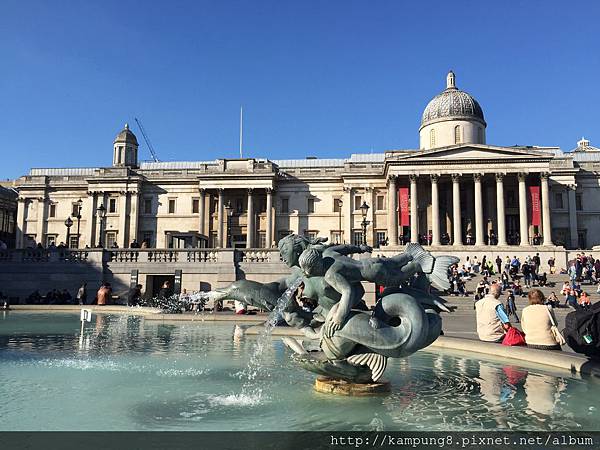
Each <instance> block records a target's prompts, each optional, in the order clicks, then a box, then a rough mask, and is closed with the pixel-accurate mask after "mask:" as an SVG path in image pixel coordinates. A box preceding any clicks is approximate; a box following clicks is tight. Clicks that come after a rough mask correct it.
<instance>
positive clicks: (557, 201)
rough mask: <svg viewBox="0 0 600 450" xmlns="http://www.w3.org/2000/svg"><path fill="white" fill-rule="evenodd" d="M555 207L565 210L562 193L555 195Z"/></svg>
mask: <svg viewBox="0 0 600 450" xmlns="http://www.w3.org/2000/svg"><path fill="white" fill-rule="evenodd" d="M554 207H555V208H558V209H562V208H564V205H563V196H562V192H557V193H556V194H554Z"/></svg>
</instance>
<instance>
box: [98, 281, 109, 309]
mask: <svg viewBox="0 0 600 450" xmlns="http://www.w3.org/2000/svg"><path fill="white" fill-rule="evenodd" d="M111 295H112V290H111V288H110V283H102V285H101V286H100V289H98V293H97V294H96V298H97V300H98V301H97V303H98V305H99V306H103V305H108V304H109V303H110V299H111Z"/></svg>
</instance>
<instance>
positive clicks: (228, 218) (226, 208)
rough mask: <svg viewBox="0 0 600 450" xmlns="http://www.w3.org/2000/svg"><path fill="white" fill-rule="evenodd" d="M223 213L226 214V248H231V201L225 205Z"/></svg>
mask: <svg viewBox="0 0 600 450" xmlns="http://www.w3.org/2000/svg"><path fill="white" fill-rule="evenodd" d="M225 211H226V213H227V247H230V248H231V247H233V240H232V239H231V218H232V217H233V206H231V200H229V201H228V202H227V204H226V205H225Z"/></svg>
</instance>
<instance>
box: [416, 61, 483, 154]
mask: <svg viewBox="0 0 600 450" xmlns="http://www.w3.org/2000/svg"><path fill="white" fill-rule="evenodd" d="M486 126H487V124H486V123H485V119H484V118H483V110H482V109H481V106H479V103H477V100H475V99H474V98H473V97H472V96H471V95H470V94H468V93H466V92H464V91H461V90H460V89H458V88H457V87H456V76H455V75H454V72H452V71H450V72H448V75H447V77H446V89H444V90H443V91H442V92H441V93H440V94H438V95H436V96H435V97H434V98H433V99H432V100H431V101H430V102H429V103H428V104H427V107H426V108H425V111H423V116H422V117H421V127H420V128H419V135H420V147H421V149H424V150H427V149H430V148H436V147H446V146H449V145H458V144H485V128H486Z"/></svg>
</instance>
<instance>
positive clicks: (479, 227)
mask: <svg viewBox="0 0 600 450" xmlns="http://www.w3.org/2000/svg"><path fill="white" fill-rule="evenodd" d="M473 180H474V182H475V189H474V192H475V202H474V203H475V207H474V209H475V245H477V246H480V245H485V241H484V239H483V236H484V234H483V201H482V195H481V174H480V173H475V174H473Z"/></svg>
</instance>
